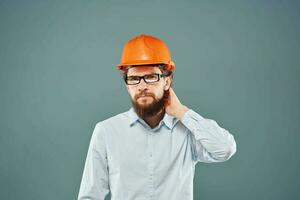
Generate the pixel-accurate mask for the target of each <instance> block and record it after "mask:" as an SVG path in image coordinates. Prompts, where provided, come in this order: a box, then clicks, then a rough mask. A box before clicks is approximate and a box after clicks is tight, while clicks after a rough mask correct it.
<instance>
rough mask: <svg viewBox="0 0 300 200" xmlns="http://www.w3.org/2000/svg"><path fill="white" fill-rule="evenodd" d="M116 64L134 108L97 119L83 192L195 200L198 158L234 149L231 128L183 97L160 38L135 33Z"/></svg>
mask: <svg viewBox="0 0 300 200" xmlns="http://www.w3.org/2000/svg"><path fill="white" fill-rule="evenodd" d="M117 67H118V69H119V70H123V73H124V74H123V77H124V81H125V84H126V87H127V90H128V93H129V95H130V98H131V101H132V108H130V109H129V110H128V111H126V112H123V113H120V114H118V115H116V116H113V117H111V118H109V119H106V120H104V121H101V122H98V123H97V124H96V126H95V129H94V132H93V134H92V137H91V141H90V146H89V150H88V154H87V158H86V163H85V167H84V172H83V177H82V180H81V186H80V191H79V195H78V199H79V200H84V199H86V200H87V199H92V200H104V198H105V196H106V195H107V194H108V193H109V192H110V194H111V199H112V200H142V199H143V200H144V199H149V200H152V199H153V200H192V199H193V178H194V171H195V165H196V163H198V162H206V163H211V162H224V161H227V160H228V159H229V158H230V157H232V155H234V154H235V152H236V143H235V140H234V137H233V135H231V134H230V133H229V132H228V131H227V130H225V129H224V128H221V127H220V126H219V125H218V124H217V123H216V122H215V121H214V120H211V119H206V118H204V117H202V116H201V115H200V114H198V113H196V112H195V111H193V110H192V109H191V108H189V107H187V106H185V105H183V104H182V103H181V102H180V101H179V99H178V98H177V96H176V94H175V92H174V90H173V89H172V87H171V85H172V81H173V71H174V69H175V64H174V62H173V61H172V60H171V56H170V52H169V49H168V47H167V46H166V44H165V43H164V42H163V41H162V40H160V39H158V38H156V37H153V36H150V35H145V34H142V35H139V36H137V37H135V38H133V39H131V40H129V41H128V42H127V43H126V44H125V46H124V48H123V53H122V58H121V63H120V64H119V65H117Z"/></svg>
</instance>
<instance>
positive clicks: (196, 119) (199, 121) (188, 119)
mask: <svg viewBox="0 0 300 200" xmlns="http://www.w3.org/2000/svg"><path fill="white" fill-rule="evenodd" d="M181 122H182V123H183V125H184V126H185V127H187V128H188V129H189V130H190V131H191V132H192V133H193V134H194V135H195V138H196V139H199V138H200V136H199V134H195V133H196V132H197V133H199V132H198V131H197V130H201V129H203V128H204V126H205V118H204V117H202V116H201V115H200V114H198V113H196V112H195V111H193V110H192V109H189V110H188V111H187V112H185V113H184V115H183V117H182V119H181Z"/></svg>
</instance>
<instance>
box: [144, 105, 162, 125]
mask: <svg viewBox="0 0 300 200" xmlns="http://www.w3.org/2000/svg"><path fill="white" fill-rule="evenodd" d="M164 114H165V110H164V109H162V110H160V111H159V112H158V113H157V114H155V115H153V116H149V117H145V118H144V121H145V122H146V123H147V124H148V125H149V126H150V127H151V128H154V127H156V126H157V125H158V124H159V122H160V121H161V120H162V118H163V117H164Z"/></svg>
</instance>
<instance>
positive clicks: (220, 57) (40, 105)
mask: <svg viewBox="0 0 300 200" xmlns="http://www.w3.org/2000/svg"><path fill="white" fill-rule="evenodd" d="M299 11H300V4H299V1H280V0H273V1H271V0H269V1H267V0H262V1H254V0H253V1H252V0H251V1H250V0H249V1H237V0H228V1H208V0H207V1H196V0H195V1H192V0H186V1H175V0H172V1H171V0H170V1H162V0H161V1H159V0H152V1H149V0H147V1H146V0H131V1H121V0H98V1H96V0H86V1H84V0H80V1H79V0H73V1H68V0H60V1H50V0H49V1H45V0H39V1H38V0H27V1H21V0H20V1H15V0H10V1H9V0H1V1H0V194H1V197H0V198H1V199H7V200H9V199H13V200H15V199H23V200H35V199H37V200H41V199H43V200H53V199H56V200H66V199H76V198H77V195H78V190H79V185H80V181H81V176H82V172H83V167H84V162H85V158H86V153H87V149H88V144H89V140H90V137H91V134H92V131H93V129H94V126H95V124H96V123H97V122H98V121H102V120H104V119H106V118H108V117H110V116H113V115H116V114H118V113H120V112H124V111H126V110H127V109H129V107H130V101H129V95H128V94H127V91H126V88H125V86H124V83H123V81H122V79H121V75H120V72H119V71H117V70H116V64H117V63H119V61H120V56H121V50H122V47H123V45H124V43H125V42H126V41H127V40H129V39H130V38H132V37H135V36H137V35H139V34H142V33H145V34H151V35H154V36H157V37H159V38H161V39H162V40H164V41H165V42H166V43H167V44H168V46H169V48H170V50H171V53H172V56H173V59H174V61H175V63H176V67H177V68H176V71H175V75H174V85H173V87H174V90H175V92H176V94H177V96H178V97H179V99H180V100H181V101H182V103H183V104H185V105H187V106H188V107H190V108H192V109H194V110H195V111H196V112H198V113H199V114H201V115H202V116H204V117H206V118H211V119H214V120H216V121H217V122H218V123H219V124H220V125H221V126H222V127H224V128H226V129H227V130H229V131H230V132H231V133H232V134H233V135H234V136H235V139H236V142H237V153H236V154H235V155H234V156H233V157H232V158H231V159H230V160H229V161H227V162H224V163H218V164H215V163H214V164H204V163H198V164H197V166H196V173H195V179H194V199H195V200H198V199H199V200H201V199H202V200H204V199H209V200H219V199H223V200H226V199H230V200H241V199H243V200H252V199H262V200H265V199H272V200H282V199H300V192H299V188H300V177H299V169H300V156H299V140H300V133H299V128H300V126H299V119H300V112H299V111H300V109H299V102H300V90H299V86H300V65H299V64H300V60H299V57H300V42H299V39H300V37H299V35H300V23H299V19H300V12H299Z"/></svg>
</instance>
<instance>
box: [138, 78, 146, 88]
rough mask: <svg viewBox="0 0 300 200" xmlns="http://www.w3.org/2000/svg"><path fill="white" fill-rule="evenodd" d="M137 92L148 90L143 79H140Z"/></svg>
mask: <svg viewBox="0 0 300 200" xmlns="http://www.w3.org/2000/svg"><path fill="white" fill-rule="evenodd" d="M138 90H139V91H142V90H148V84H147V83H146V82H145V81H144V79H141V81H140V83H139V84H138Z"/></svg>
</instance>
